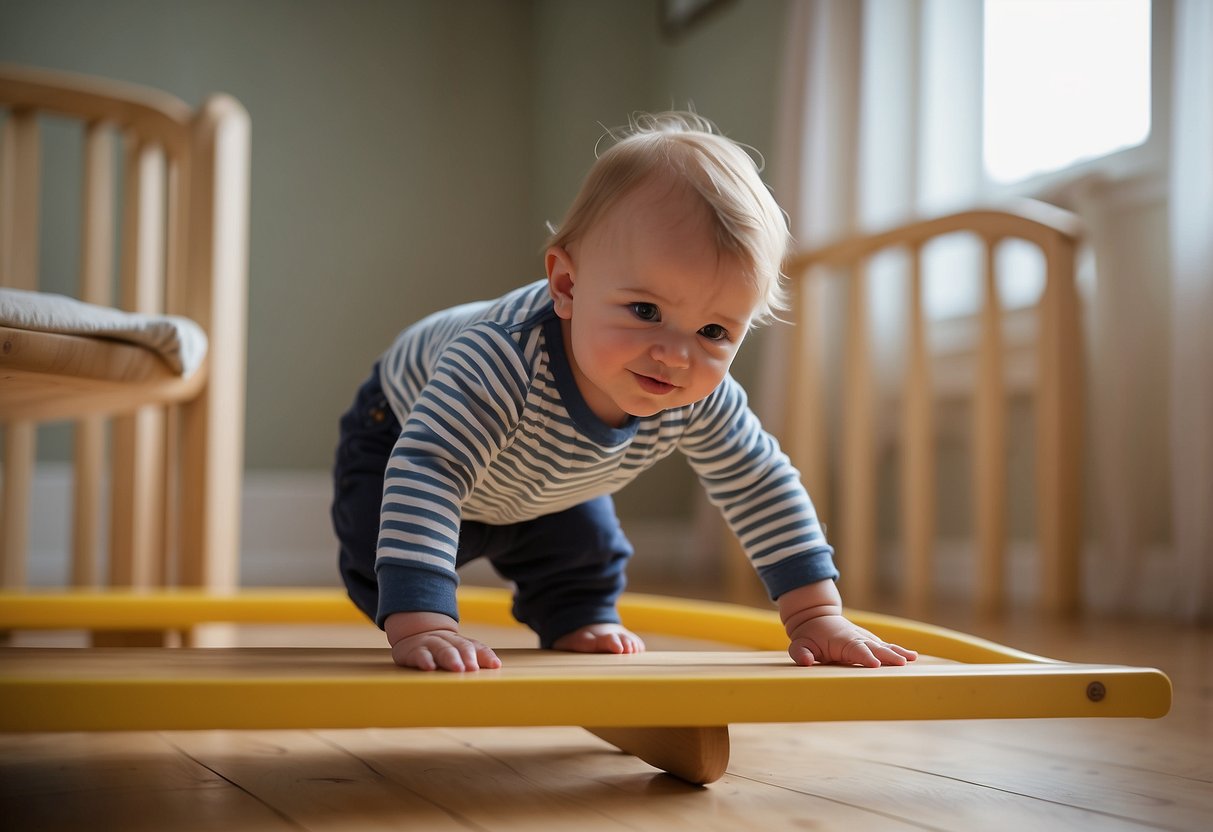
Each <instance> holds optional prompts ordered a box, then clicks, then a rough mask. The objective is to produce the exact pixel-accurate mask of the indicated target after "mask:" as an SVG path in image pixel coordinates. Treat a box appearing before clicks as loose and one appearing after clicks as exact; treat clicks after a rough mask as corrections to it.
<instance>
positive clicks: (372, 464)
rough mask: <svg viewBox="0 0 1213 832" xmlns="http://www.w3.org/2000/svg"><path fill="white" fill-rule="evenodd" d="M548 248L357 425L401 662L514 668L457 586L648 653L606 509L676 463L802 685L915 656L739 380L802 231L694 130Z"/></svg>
mask: <svg viewBox="0 0 1213 832" xmlns="http://www.w3.org/2000/svg"><path fill="white" fill-rule="evenodd" d="M614 138H615V139H616V141H615V143H614V144H613V145H612V146H611V147H610V148H609V149H608V150H606V151H605V152H603V153H602V155H601V156H600V157H599V158H598V160H597V161H596V162H595V164H594V165H593V167H592V168H591V169H590V172H589V174H588V176H587V177H586V180H585V182H584V183H583V184H582V187H581V191H580V192H579V193H578V195H577V197H576V199H575V200H574V202H573V205H572V206H571V208H570V209H569V212H568V214H567V216H566V217H565V220H564V222H563V223H562V224H561V226H560V227H559V229H557V230H556V231H555V233H554V235H553V236H552V238H551V239H550V240H549V242H548V246H547V249H546V252H545V258H544V259H545V266H546V272H547V278H546V279H544V280H539V281H536V282H534V283H531V284H529V285H526V286H523V287H521V288H519V289H516V290H514V291H512V292H510V293H508V294H506V295H504V296H503V297H501V298H498V299H497V300H494V301H486V302H480V303H473V304H467V305H464V306H458V307H455V308H452V309H448V310H445V311H442V312H439V313H436V314H434V315H431V316H430V317H428V318H426V319H424V320H422V321H420V322H418V323H416V324H414V325H413V326H411V327H409V328H408V329H406V330H405V331H404V332H403V333H402V334H401V335H400V336H399V337H398V338H397V340H396V342H395V343H394V344H393V345H392V346H391V348H389V349H388V351H387V352H386V353H384V354H383V356H382V357H381V358H380V360H379V362H378V363H377V364H376V366H375V367H374V369H373V371H372V372H371V376H370V378H369V379H368V380H367V381H366V382H365V383H364V384H363V385H362V387H361V389H360V390H359V391H358V394H357V398H356V400H355V402H354V404H353V406H352V407H351V409H350V410H349V411H348V412H347V413H346V414H345V415H344V416H343V417H342V419H341V439H340V443H339V446H338V449H337V459H336V466H335V470H334V486H335V495H334V500H333V523H334V527H335V529H336V532H337V537H338V539H339V541H340V544H341V552H340V567H341V573H342V577H343V579H344V580H345V583H346V586H347V588H348V590H349V594H350V597H351V598H352V599H353V601H354V603H355V604H357V605H358V607H359V608H360V609H362V610H363V612H365V613H366V614H367V615H368V616H369V617H371V618H372V619H373V620H374V621H375V622H376V623H377V624H378V625H379V626H380V627H382V628H383V629H384V630H385V631H386V633H387V637H388V641H389V642H390V643H391V645H392V657H393V659H394V660H395V662H396V663H397V664H399V665H402V666H406V667H415V668H420V669H423V670H434V669H438V668H441V669H444V670H451V671H466V670H477V669H479V668H496V667H500V666H501V662H500V660H499V659H498V657H497V655H496V654H495V653H494V652H493V650H492V649H491V648H490V647H488V646H487V645H485V644H482V643H480V642H478V641H475V640H473V639H470V638H467V637H466V636H464V635H462V634H461V633H460V631H459V624H458V620H459V616H458V609H457V604H456V598H455V588H456V585H457V584H458V578H457V576H456V570H457V569H458V568H459V567H460V566H462V565H463V564H464V563H467V562H468V561H471V560H474V559H475V558H479V557H486V558H488V559H489V561H490V563H491V564H492V565H493V567H494V568H495V569H496V570H497V571H498V572H499V573H500V574H501V575H502V576H503V577H505V578H507V579H508V580H510V581H512V582H513V583H514V584H515V587H516V589H515V595H514V608H513V612H514V615H515V617H516V618H517V619H518V620H519V621H521V622H522V623H524V624H526V625H527V626H529V627H530V628H531V629H533V630H534V631H535V632H536V633H537V634H538V636H539V642H540V645H541V646H542V647H545V648H552V649H557V650H574V651H582V652H603V653H637V652H640V651H642V650H644V644H643V642H642V641H641V639H640V638H638V637H637V636H636V635H635V634H634V633H631V632H629V631H628V630H627V629H626V628H625V627H623V626H622V624H621V623H620V619H619V615H618V613H617V611H616V601H617V599H618V597H619V595H620V593H621V592H622V591H623V588H624V584H625V576H624V568H625V566H626V564H627V561H628V558H630V557H631V555H632V548H631V546H630V545H629V543H628V541H627V538H626V537H625V536H624V534H623V532H622V530H621V529H620V526H619V521H618V520H617V519H616V516H615V510H614V505H613V503H612V500H611V497H610V495H611V494H612V493H614V492H615V491H618V490H619V489H620V488H622V487H623V486H624V485H626V484H627V483H629V482H631V481H632V480H633V479H634V478H635V477H637V476H638V475H639V474H640V473H641V472H642V471H644V470H645V469H646V468H649V467H650V466H652V465H653V464H654V463H656V462H657V461H658V460H660V459H662V458H663V457H665V456H667V455H669V454H671V453H673V452H674V451H675V450H677V451H681V452H682V453H683V455H685V457H686V458H687V460H688V462H689V463H690V465H691V466H692V468H693V469H694V470H695V472H696V474H697V475H698V477H699V479H700V481H701V482H702V483H703V485H704V487H705V488H706V490H707V493H708V496H709V497H710V499H711V500H712V502H713V503H714V504H715V505H717V506H719V508H720V509H721V511H722V512H723V513H724V516H725V518H726V520H727V521H728V523H729V525H730V527H731V528H732V530H733V531H734V532H735V533H736V534H737V536H738V538H739V539H740V540H741V542H742V544H743V545H744V547H745V550H746V553H747V555H748V557H749V559H750V561H751V562H752V563H753V565H754V567H755V569H756V570H757V572H758V575H759V576H760V577H761V579H762V581H763V582H764V584H765V586H766V588H767V590H768V592H769V593H770V596H771V598H772V599H773V600H775V601H776V603H777V604H778V606H779V613H780V616H781V617H782V619H783V622H784V624H785V626H786V629H787V633H788V637H789V639H790V642H791V643H790V647H789V648H788V652H789V655H790V656H791V657H792V659H793V660H794V661H795V662H796V663H797V664H800V665H806V666H807V665H811V664H813V663H814V662H842V663H847V664H858V665H864V666H869V667H878V666H880V665H882V664H896V665H900V664H905V662H906V661H907V660H913V659H914V658H916V656H917V654H916V653H914V652H913V651H911V650H906V649H904V648H902V647H899V646H898V645H895V644H889V643H887V642H884V641H882V640H881V639H879V638H877V637H876V636H874V635H873V634H872V633H870V632H868V631H866V630H864V629H862V628H860V627H857V626H856V625H854V624H852V623H851V622H850V621H848V620H847V619H846V618H845V617H844V616H843V614H842V601H841V598H840V596H839V594H838V590H837V589H836V588H835V584H834V582H835V580H836V579H837V578H838V572H837V570H836V569H835V568H834V563H833V549H832V548H831V547H830V546H829V545H828V544H827V543H826V540H825V536H824V534H823V532H822V529H821V525H820V524H819V523H818V520H817V516H816V514H815V512H814V510H813V505H812V503H811V502H810V500H809V497H808V495H807V493H806V492H805V490H804V487H803V486H802V485H801V482H800V476H799V474H798V473H797V471H796V470H795V469H794V468H793V467H792V466H791V464H790V463H789V462H788V459H787V457H786V456H785V455H784V454H783V453H782V452H781V451H780V450H779V446H778V445H777V444H776V442H775V440H774V439H773V438H772V437H771V436H770V435H769V434H767V433H766V432H765V431H764V430H763V429H762V426H761V425H760V424H759V422H758V419H757V418H756V417H755V416H754V414H753V413H752V412H751V411H750V409H749V407H748V406H747V403H746V396H745V392H744V391H743V390H742V388H741V387H740V386H739V385H738V384H737V382H735V381H734V380H733V379H732V378H731V377H730V376H729V374H728V370H729V366H730V365H731V364H732V362H733V358H734V357H735V356H736V355H737V350H738V349H739V348H740V346H741V343H742V341H743V340H745V336H746V334H747V333H748V332H749V330H750V328H751V327H753V326H755V325H756V324H759V323H762V322H765V321H767V320H769V319H770V318H772V317H773V315H774V313H775V311H777V310H779V309H781V308H783V306H784V298H783V290H782V287H781V283H780V281H781V274H780V267H781V263H782V261H783V258H784V255H785V252H786V250H787V247H788V240H789V236H788V230H787V223H786V221H785V219H784V215H783V213H782V212H781V210H780V209H779V206H778V205H777V204H776V203H775V200H774V199H773V198H772V196H771V194H770V192H769V191H768V189H767V188H766V186H765V185H764V184H763V182H762V180H761V179H760V178H759V175H758V169H757V167H756V166H755V164H754V162H753V160H752V159H751V158H750V156H749V155H748V154H747V153H746V152H745V151H744V150H743V149H742V148H741V147H739V146H738V145H737V144H735V143H733V142H732V141H730V140H728V139H726V138H724V137H723V136H721V135H719V134H718V132H717V131H716V130H715V129H714V128H713V126H712V125H711V124H710V123H709V122H707V121H706V120H704V119H702V118H700V117H699V116H697V115H695V114H691V113H663V114H660V115H653V116H644V117H638V118H636V119H634V120H633V123H632V124H631V126H630V127H629V129H628V130H626V131H625V132H623V133H622V134H621V135H617V136H615V137H614Z"/></svg>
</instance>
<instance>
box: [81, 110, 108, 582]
mask: <svg viewBox="0 0 1213 832" xmlns="http://www.w3.org/2000/svg"><path fill="white" fill-rule="evenodd" d="M114 195H115V191H114V137H113V131H112V128H111V127H110V126H109V125H107V124H105V123H103V122H93V123H91V124H89V125H88V127H87V128H86V130H85V140H84V200H83V204H84V225H83V230H82V234H81V239H80V299H81V300H83V301H84V302H86V303H95V304H97V305H98V306H109V305H111V303H112V299H111V298H112V294H113V291H112V288H111V287H112V284H113V276H114V275H113V272H114ZM105 428H106V420H105V418H104V417H102V416H98V415H91V416H86V417H84V418H83V419H80V420H79V421H77V422H76V426H75V443H74V444H75V448H74V452H73V457H74V464H73V466H72V478H73V507H72V518H73V520H72V584H74V585H75V586H94V585H96V583H97V580H98V577H99V576H98V563H99V557H98V552H99V550H100V548H101V547H100V544H101V537H100V520H101V493H102V477H103V474H104V467H105V464H104V456H105Z"/></svg>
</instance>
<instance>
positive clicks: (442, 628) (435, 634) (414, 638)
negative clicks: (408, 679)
mask: <svg viewBox="0 0 1213 832" xmlns="http://www.w3.org/2000/svg"><path fill="white" fill-rule="evenodd" d="M384 630H385V631H386V632H387V637H388V641H389V642H390V643H391V645H392V661H394V662H396V664H398V665H400V666H401V667H415V668H417V669H418V670H450V671H454V672H456V673H458V672H462V671H468V670H480V669H481V668H483V669H485V670H496V669H497V668H499V667H501V659H499V658H497V654H496V653H494V652H493V650H492V648H490V647H488V646H487V645H485V644H482V643H481V642H479V641H476V640H475V639H471V638H467V637H466V636H462V635H460V634H459V624H458V622H456V621H455V619H453V618H451V617H450V616H449V615H442V614H440V613H433V612H398V613H395V614H393V615H389V616H388V618H387V621H385V622H384Z"/></svg>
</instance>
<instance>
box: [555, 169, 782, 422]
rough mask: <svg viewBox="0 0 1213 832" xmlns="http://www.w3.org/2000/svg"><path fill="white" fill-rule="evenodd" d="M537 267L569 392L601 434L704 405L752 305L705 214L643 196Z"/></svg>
mask: <svg viewBox="0 0 1213 832" xmlns="http://www.w3.org/2000/svg"><path fill="white" fill-rule="evenodd" d="M547 262H548V272H549V284H550V286H551V289H552V295H553V298H554V299H555V306H556V312H557V314H558V315H560V317H561V318H562V319H563V320H562V326H563V329H564V337H565V344H566V345H567V347H568V349H569V352H570V355H569V363H570V364H571V365H572V368H573V373H574V376H575V378H576V380H577V386H578V388H579V390H580V391H581V394H582V396H583V398H584V399H585V400H586V403H587V404H588V405H589V406H590V409H591V410H593V411H594V413H595V414H596V415H597V416H598V417H599V418H601V419H602V420H603V421H604V422H606V423H607V424H611V425H620V424H622V423H623V422H624V421H626V420H627V418H628V416H650V415H652V414H654V413H657V412H659V411H662V410H667V409H669V408H672V407H681V406H684V405H688V404H692V403H694V402H697V401H700V400H701V399H703V398H705V397H706V396H708V395H709V394H710V393H711V392H712V391H713V390H715V389H716V387H717V386H718V385H719V384H720V382H721V381H722V380H723V379H724V376H725V373H726V372H728V369H729V366H730V365H731V364H732V363H733V358H734V357H735V356H736V355H737V349H738V348H739V347H740V346H741V342H742V340H743V339H744V338H745V335H746V332H747V331H748V330H749V327H750V321H751V320H752V319H753V317H754V314H755V312H756V310H757V308H758V304H759V301H760V297H759V290H758V287H756V286H755V285H754V283H753V281H751V280H748V279H746V277H745V275H744V272H743V269H742V266H741V264H740V262H739V261H738V260H737V259H736V258H735V257H733V256H732V255H728V254H722V253H721V252H719V251H718V249H717V245H716V242H715V240H714V238H713V234H712V227H711V224H710V222H709V219H708V216H707V213H706V209H705V208H703V207H702V206H699V205H697V204H695V203H693V202H689V201H688V198H687V197H671V196H670V195H669V194H668V193H664V192H663V191H662V190H660V189H659V188H658V189H656V190H655V189H654V188H653V187H650V186H643V187H641V188H640V189H638V190H637V191H636V192H634V193H632V194H630V195H628V196H627V197H625V198H624V199H623V200H622V201H621V202H620V203H618V204H617V205H616V206H615V207H614V208H613V209H612V210H611V211H610V212H609V213H608V214H607V215H606V216H605V217H604V218H603V219H602V220H601V221H600V222H599V223H598V224H597V225H595V226H594V227H593V228H591V229H590V231H589V232H588V233H587V234H586V235H585V236H584V237H583V238H581V239H580V240H579V241H578V242H577V243H575V244H574V245H573V246H572V247H571V249H570V250H569V251H565V250H563V249H552V250H549V252H548V257H547Z"/></svg>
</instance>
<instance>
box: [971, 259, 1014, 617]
mask: <svg viewBox="0 0 1213 832" xmlns="http://www.w3.org/2000/svg"><path fill="white" fill-rule="evenodd" d="M984 242H985V269H984V276H983V287H984V298H983V303H982V309H981V314H980V321H981V340H980V346H979V348H978V355H977V363H978V371H977V391H976V395H975V398H974V401H973V416H974V421H973V442H974V454H973V463H974V464H973V485H974V495H975V498H976V506H975V509H976V524H977V556H978V567H977V603H978V607H979V608H980V609H982V610H983V611H985V612H989V613H992V612H997V611H998V610H1000V609H1001V608H1002V603H1003V592H1002V589H1003V586H1002V584H1003V574H1004V569H1005V550H1006V545H1005V536H1006V514H1005V509H1004V505H1005V502H1006V413H1005V408H1006V384H1005V381H1004V377H1003V366H1004V361H1003V354H1004V348H1003V334H1002V303H1001V299H1000V297H999V294H998V274H997V265H996V262H995V244H996V242H997V241H996V240H995V239H993V238H989V237H987V238H985V240H984Z"/></svg>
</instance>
